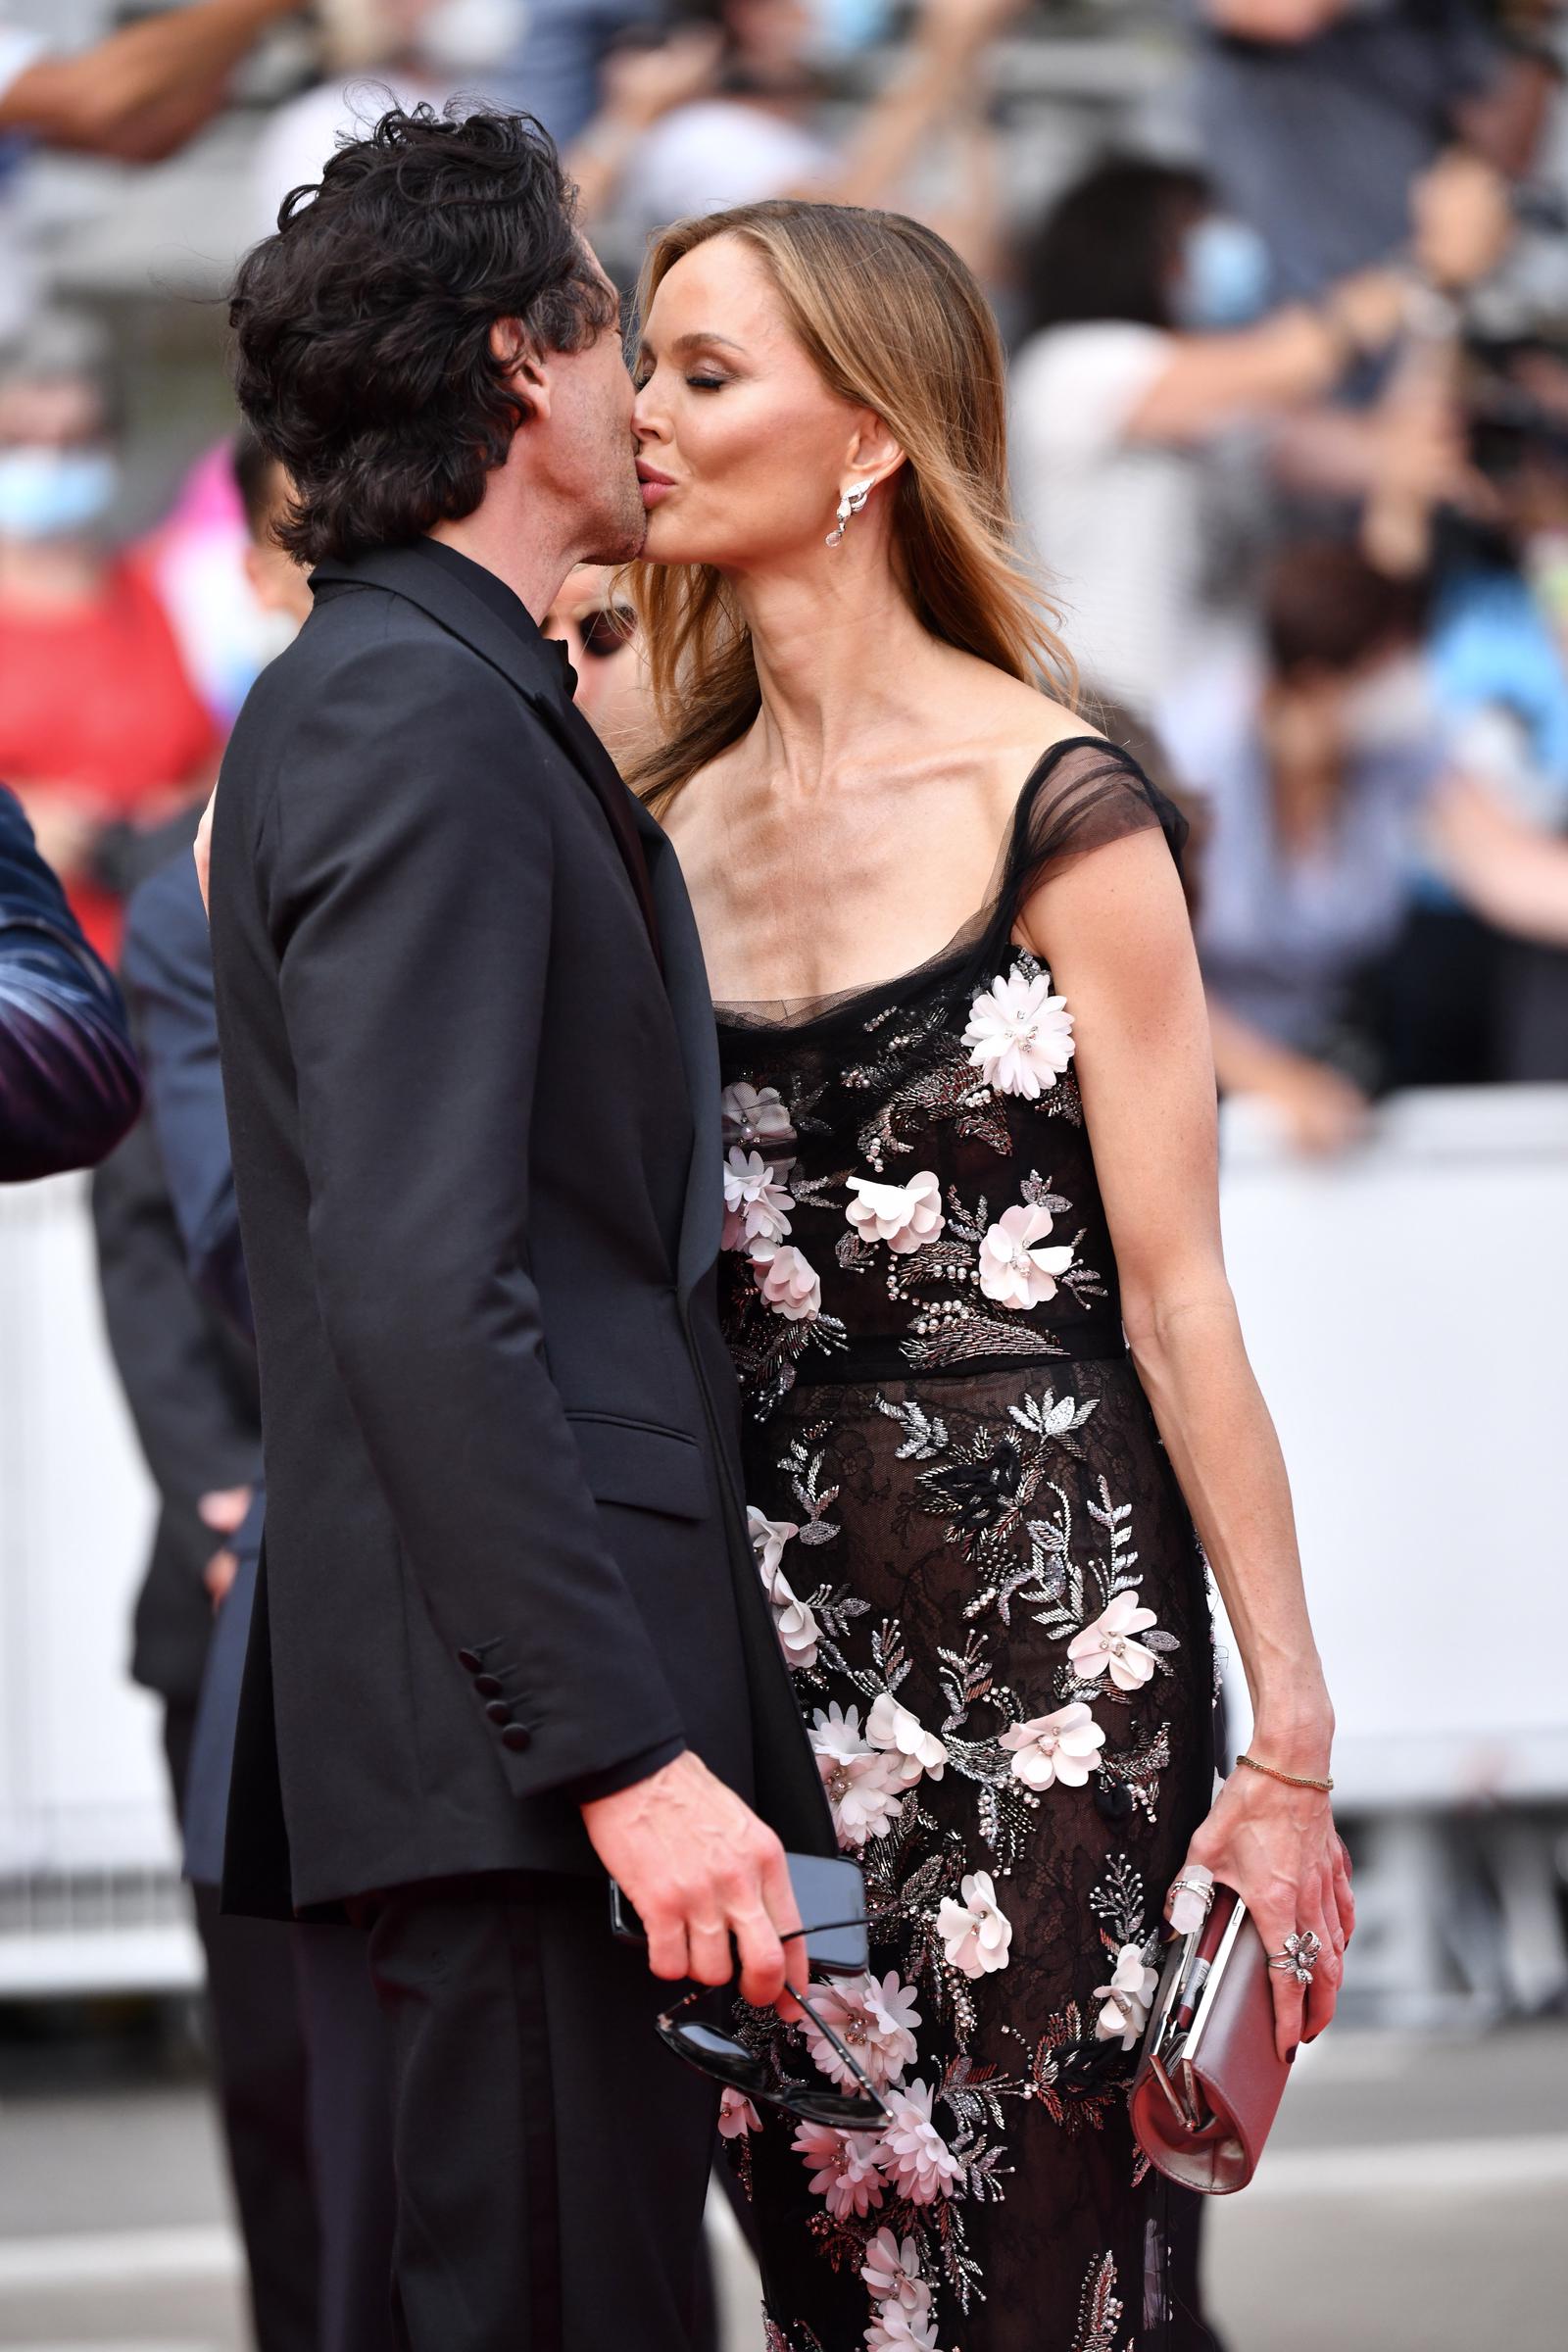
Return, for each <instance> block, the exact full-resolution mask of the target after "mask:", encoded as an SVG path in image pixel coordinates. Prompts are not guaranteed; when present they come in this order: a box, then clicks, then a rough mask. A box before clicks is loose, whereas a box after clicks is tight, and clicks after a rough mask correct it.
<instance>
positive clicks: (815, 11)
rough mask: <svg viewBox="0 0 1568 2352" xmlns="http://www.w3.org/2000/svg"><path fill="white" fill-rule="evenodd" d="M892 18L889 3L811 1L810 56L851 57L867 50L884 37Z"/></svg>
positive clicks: (878, 0)
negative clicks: (812, 19)
mask: <svg viewBox="0 0 1568 2352" xmlns="http://www.w3.org/2000/svg"><path fill="white" fill-rule="evenodd" d="M892 14H893V8H892V0H811V15H812V17H813V18H814V19H815V23H814V25H813V26H812V29H811V50H812V54H813V55H814V56H816V57H821V58H831V57H851V56H853V55H854V54H855V52H856V51H857V50H858V49H869V48H871V47H872V45H873V44H874V43H875V42H877V41H880V40H881V39H882V38H883V37H884V35H885V34H886V32H887V29H888V21H889V19H890V18H891V16H892Z"/></svg>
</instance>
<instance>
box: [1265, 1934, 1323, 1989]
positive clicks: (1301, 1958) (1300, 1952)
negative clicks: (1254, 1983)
mask: <svg viewBox="0 0 1568 2352" xmlns="http://www.w3.org/2000/svg"><path fill="white" fill-rule="evenodd" d="M1322 1949H1323V1938H1322V1936H1319V1935H1318V1934H1317V1933H1316V1931H1315V1930H1314V1929H1312V1928H1302V1929H1301V1930H1300V1932H1299V1934H1298V1935H1295V1936H1286V1938H1285V1949H1284V1951H1283V1952H1271V1953H1270V1954H1269V1963H1268V1964H1269V1966H1270V1968H1278V1969H1283V1970H1284V1971H1285V1973H1286V1974H1287V1975H1288V1976H1292V1977H1294V1978H1295V1979H1296V1982H1297V1983H1298V1985H1310V1984H1311V1982H1312V1971H1313V1969H1314V1968H1316V1966H1317V1963H1318V1955H1319V1954H1320V1952H1321V1951H1322Z"/></svg>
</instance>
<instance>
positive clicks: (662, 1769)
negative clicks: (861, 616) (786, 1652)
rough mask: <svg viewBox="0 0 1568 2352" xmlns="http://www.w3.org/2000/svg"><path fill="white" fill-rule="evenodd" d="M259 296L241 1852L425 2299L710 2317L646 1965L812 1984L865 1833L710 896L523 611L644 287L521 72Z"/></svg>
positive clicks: (249, 748)
mask: <svg viewBox="0 0 1568 2352" xmlns="http://www.w3.org/2000/svg"><path fill="white" fill-rule="evenodd" d="M232 316H233V321H234V324H235V327H236V330H237V336H238V385H239V392H240V399H241V404H242V406H243V407H244V409H245V411H246V414H247V416H248V417H249V419H250V421H251V423H252V426H253V428H254V429H255V430H256V432H257V434H258V436H259V438H260V439H261V441H262V442H263V444H264V446H265V447H267V448H269V449H270V451H271V452H272V453H273V454H274V455H275V456H276V457H277V458H278V459H279V460H280V461H281V463H282V464H283V465H284V466H286V468H287V470H288V473H289V475H290V478H291V480H292V482H293V484H294V488H295V494H296V497H295V511H294V516H293V519H292V521H291V523H290V525H289V526H288V529H287V531H286V532H285V534H284V536H285V539H286V541H287V543H288V544H289V545H290V546H291V547H292V549H293V551H294V552H295V553H296V554H298V555H300V556H302V557H304V558H306V559H308V560H310V561H312V562H314V563H315V564H316V567H317V568H316V572H315V578H314V583H313V584H314V588H315V594H316V607H315V611H314V613H313V615H312V617H311V619H310V620H309V621H308V622H307V624H306V626H305V628H304V630H303V631H302V632H301V635H300V637H299V639H298V640H297V642H296V644H295V645H294V646H293V647H292V648H290V649H289V651H288V652H287V653H285V654H283V655H282V656H280V658H279V659H278V660H277V661H276V662H274V663H273V664H272V665H271V667H270V669H269V670H268V671H267V672H266V674H265V675H264V676H263V678H262V679H261V680H260V682H259V683H258V685H257V687H256V688H255V689H254V690H253V693H252V695H251V698H250V700H249V702H248V703H247V705H246V708H245V710H244V711H243V712H242V714H241V717H240V720H239V724H238V726H237V727H236V730H235V734H234V738H233V742H232V744H231V746H230V749H229V753H228V756H227V758H226V759H225V761H224V765H223V772H222V779H221V785H220V789H219V793H218V798H217V804H216V817H215V821H214V827H213V840H212V918H213V947H214V958H215V968H216V977H217V987H218V1006H219V1021H220V1030H221V1043H222V1055H223V1076H224V1084H225V1090H226V1094H227V1099H228V1108H229V1124H230V1131H231V1136H232V1141H233V1149H234V1173H235V1182H236V1187H237V1192H238V1200H239V1208H240V1219H241V1226H242V1229H243V1235H244V1245H245V1260H246V1264H247V1267H248V1270H249V1274H250V1283H251V1293H252V1299H253V1303H254V1307H255V1315H256V1330H257V1341H258V1347H259V1350H260V1361H261V1374H262V1398H263V1424H264V1433H265V1449H266V1463H267V1482H268V1524H267V1535H266V1545H265V1555H264V1562H263V1569H262V1574H261V1578H260V1580H259V1589H258V1601H257V1609H256V1615H255V1620H254V1628H253V1634H252V1640H251V1646H250V1656H249V1660H248V1664H247V1672H246V1684H245V1691H244V1698H243V1703H242V1709H241V1722H240V1728H239V1737H238V1740H237V1745H236V1753H235V1761H234V1774H233V1787H232V1794H231V1798H230V1808H229V1827H228V1845H227V1857H226V1881H225V1885H226V1889H227V1892H228V1895H229V1898H230V1900H231V1901H232V1902H234V1903H237V1904H241V1905H248V1906H252V1907H269V1908H273V1909H281V1910H285V1911H286V1910H293V1911H294V1912H296V1913H299V1912H311V1911H314V1910H319V1909H331V1908H333V1907H336V1906H344V1905H346V1906H348V1907H350V1908H351V1909H352V1910H353V1911H354V1912H355V1913H356V1914H357V1915H358V1916H361V1917H363V1918H366V1919H368V1922H369V1931H370V1951H371V1968H372V1974H373V1976H374V1979H375V1983H376V1987H377V1991H378V1994H379V1997H380V1999H381V2001H382V2004H383V2010H384V2014H385V2015H386V2017H387V2020H388V2024H389V2028H390V2032H391V2037H392V2049H393V2059H392V2064H393V2078H394V2080H393V2093H394V2126H393V2129H394V2144H395V2157H396V2165H397V2173H398V2186H399V2198H400V2212H399V2230H398V2244H397V2252H396V2260H395V2294H396V2301H397V2307H398V2312H399V2322H400V2326H401V2327H402V2329H403V2332H404V2338H405V2340H406V2342H407V2343H408V2345H409V2346H411V2347H413V2348H414V2352H492V2348H494V2352H501V2347H502V2346H507V2347H513V2346H521V2347H527V2348H528V2352H546V2348H551V2352H565V2347H567V2346H569V2347H571V2352H600V2347H603V2348H604V2352H610V2348H611V2347H613V2346H617V2345H636V2346H637V2347H638V2352H686V2347H687V2346H688V2345H689V2343H690V2340H691V2305H692V2290H693V2283H694V2278H695V2274H696V2264H697V2248H698V2240H699V2230H700V2224H701V2215H702V2205H703V2192H704V2187H705V2183H706V2180H707V2174H708V2166H709V2157H710V2152H711V2145H712V2131H713V2123H714V2114H715V2106H716V2092H715V2091H714V2090H713V2089H712V2088H711V2086H710V2085H709V2084H707V2083H706V2082H704V2081H703V2080H702V2079H701V2078H699V2077H696V2076H692V2075H689V2074H687V2073H686V2072H685V2071H684V2070H683V2069H682V2068H681V2067H680V2066H679V2064H678V2063H677V2062H676V2061H674V2060H673V2059H672V2058H670V2056H669V2055H668V2053H667V2052H666V2051H664V2050H663V2049H662V2046H661V2044H660V2043H659V2041H658V2039H657V2037H656V2035H655V2034H654V2032H653V2024H654V2019H655V2016H656V2014H657V2012H658V2010H659V2008H660V2007H661V2006H662V2002H663V2000H664V1998H665V1997H666V1996H664V1995H663V1994H662V1990H661V1987H660V1985H659V1984H658V1983H657V1982H656V1980H657V1979H664V1980H671V1979H678V1978H680V1977H683V1976H686V1975H691V1976H693V1977H695V1978H696V1979H697V1980H698V1981H699V1982H701V1983H704V1984H711V1985H720V1984H724V1983H727V1982H728V1981H729V1979H730V1976H731V1974H732V1971H733V1957H732V1948H731V1938H732V1937H733V1939H734V1942H735V1943H736V1944H737V1945H738V1946H739V1953H740V1962H741V1988H742V1991H743V1992H744V1994H745V1995H746V1997H747V1998H748V1999H750V2000H753V2001H755V2002H760V2003H765V2002H768V2001H772V2000H774V1999H778V1998H783V1997H785V1996H786V1975H787V1969H786V1953H785V1948H784V1939H785V1938H787V1937H791V1936H794V1935H795V1932H796V1930H797V1929H798V1928H799V1925H800V1923H799V1920H798V1917H797V1915H796V1912H795V1908H794V1903H793V1899H792V1896H791V1893H790V1887H789V1880H788V1873H787V1871H786V1868H785V1863H784V1852H785V1848H786V1846H787V1845H788V1846H793V1847H797V1848H804V1849H807V1850H810V1851H815V1852H819V1853H831V1852H832V1851H833V1841H832V1830H831V1824H830V1822H829V1819H828V1816H827V1812H826V1807H825V1803H824V1800H823V1796H822V1791H821V1787H820V1783H819V1781H818V1778H817V1774H816V1769H815V1765H814V1762H813V1759H812V1757H811V1754H810V1751H809V1745H808V1743H807V1740H806V1737H805V1732H804V1729H803V1726H802V1724H801V1720H800V1717H799V1714H798V1712H797V1710H796V1706H795V1701H794V1697H793V1693H792V1691H791V1690H790V1686H789V1679H788V1673H787V1669H786V1668H785V1665H784V1662H783V1659H782V1656H781V1655H780V1653H779V1650H778V1647H777V1643H776V1642H775V1640H774V1636H773V1631H772V1625H771V1620H770V1617H769V1613H768V1611H767V1608H766V1605H765V1600H764V1596H763V1594H762V1593H761V1590H760V1585H759V1583H758V1579H757V1576H756V1571H755V1566H754V1563H753V1560H752V1556H751V1551H750V1546H749V1544H748V1542H747V1538H746V1531H745V1515H744V1509H743V1502H742V1495H741V1492H740V1485H739V1467H738V1463H739V1456H738V1446H737V1429H736V1407H735V1392H734V1385H733V1380H732V1377H731V1373H730V1368H729V1364H728V1360H727V1357H726V1355H725V1352H724V1349H723V1346H722V1342H721V1339H720V1336H719V1331H718V1326H717V1320H716V1312H715V1306H714V1283H713V1270H714V1264H715V1260H716V1256H717V1250H718V1241H719V1230H720V1222H721V1195H720V1188H719V1182H718V1177H719V1170H720V1166H721V1154H720V1145H719V1138H718V1092H719V1083H718V1067H717V1049H716V1041H715V1038H714V1034H713V1028H712V1021H711V1008H710V1005H709V998H708V989H707V982H706V977H705V974H704V970H703V964H702V956H701V953H700V950H699V947H698V943H697V936H696V931H695V927H694V924H693V921H692V915H691V910H690V907H689V905H688V903H687V900H686V895H685V891H684V889H683V887H682V884H681V881H680V877H679V874H678V871H677V869H676V867H675V863H674V859H673V857H672V855H671V853H670V851H669V849H668V846H667V844H666V843H665V842H664V839H663V836H662V834H661V833H660V831H659V829H658V827H657V826H656V825H654V824H653V823H652V821H651V820H649V819H648V818H647V817H646V816H645V815H644V814H643V812H642V811H641V810H640V809H638V808H637V806H636V804H635V803H634V802H633V801H632V800H631V799H630V797H629V796H628V795H627V794H626V792H625V790H624V788H623V787H622V786H621V784H620V782H619V779H618V778H617V777H616V776H615V774H614V771H613V768H612V767H611V766H610V764H609V761H608V760H607V759H606V758H605V756H604V754H603V752H602V750H601V748H600V746H599V744H598V743H597V741H596V739H595V738H594V736H593V735H592V733H591V731H590V730H589V729H588V727H587V726H586V725H585V724H584V723H583V722H582V721H581V720H580V719H579V718H578V717H577V715H576V713H575V711H573V709H572V705H571V700H570V680H569V676H568V673H566V672H565V670H564V666H563V664H562V662H560V661H559V660H558V659H557V658H556V654H555V653H554V652H553V650H552V649H551V648H550V647H549V646H547V645H546V644H545V643H544V642H543V640H542V639H541V638H540V636H539V632H538V628H537V626H536V620H535V616H536V615H537V614H540V613H544V612H545V611H546V610H548V608H549V606H550V604H551V602H552V601H553V598H554V596H555V594H556V592H557V591H558V589H559V587H560V584H561V582H562V580H563V579H564V575H565V573H566V571H567V570H568V569H569V568H570V566H571V564H573V563H575V562H578V561H600V562H614V561H618V560H621V559H623V558H625V557H628V556H630V555H633V554H635V553H636V551H637V548H638V547H639V545H640V544H641V539H642V532H643V516H642V507H641V499H640V494H639V489H638V484H637V481H636V477H635V472H634V468H633V457H632V444H631V404H632V390H631V385H630V382H629V379H628V377H627V375H626V372H625V367H624V362H623V359H622V356H621V352H620V346H619V338H618V332H617V307H616V303H615V299H614V295H613V290H612V288H611V287H610V286H609V283H608V281H607V280H606V279H605V278H604V276H603V274H602V272H601V271H600V270H599V268H598V265H597V263H596V262H595V261H594V259H593V257H592V255H591V254H590V253H589V252H588V250H587V248H586V247H585V246H584V244H583V243H582V241H581V239H580V238H579V236H578V235H577V233H576V230H575V227H574V225H573V223H572V221H571V218H570V213H569V206H568V201H567V197H566V192H565V190H564V184H563V182H562V178H561V174H560V169H559V166H558V164H557V161H556V158H555V155H554V151H553V150H552V149H551V148H550V146H549V144H548V142H546V141H545V140H544V139H543V137H542V135H541V134H539V133H538V131H537V129H536V127H535V126H534V125H532V124H531V123H527V122H526V121H525V120H523V119H519V118H513V117H501V116H494V115H485V114H478V115H473V116H469V117H468V118H467V119H466V120H464V121H450V122H439V121H436V120H434V119H433V118H431V117H429V116H428V115H427V114H421V115H416V116H412V117H411V116H407V115H402V114H399V113H393V114H392V115H389V116H388V117H386V118H385V119H384V120H383V121H382V122H381V123H379V124H378V125H377V127H376V129H375V131H374V132H373V134H372V135H371V136H370V137H369V138H368V139H366V140H363V141H360V142H358V143H356V144H353V145H350V146H348V147H346V148H344V149H343V150H341V151H340V152H339V153H338V154H337V155H336V156H335V157H334V158H333V160H332V161H331V163H330V164H329V165H328V166H327V168H326V170H325V172H324V173H323V176H322V181H321V184H320V187H319V190H318V191H315V192H311V193H308V194H306V195H304V196H302V197H301V199H300V200H299V201H298V202H297V203H295V204H293V205H292V206H291V207H290V208H288V209H287V212H286V217H285V220H284V223H283V226H282V227H281V229H280V230H279V233H278V234H277V236H275V237H273V238H270V239H269V240H267V241H266V242H265V243H264V244H263V245H261V246H260V247H258V248H257V249H256V251H255V252H254V253H253V254H252V255H251V256H250V257H249V258H248V259H247V261H246V263H245V264H244V265H243V266H242V269H241V272H240V277H239V280H238V283H237V286H236V291H235V296H234V301H233V306H232ZM754 1805H755V1807H756V1810H755V1811H754V1810H753V1809H752V1808H753V1806H754ZM607 1870H608V1871H609V1872H610V1874H611V1875H612V1876H613V1877H614V1878H616V1879H618V1880H619V1881H620V1883H621V1885H622V1887H624V1889H625V1891H626V1893H627V1895H628V1896H629V1898H630V1900H631V1902H632V1903H633V1905H634V1906H635V1907H636V1909H637V1910H638V1912H639V1913H640V1914H641V1916H642V1919H643V1921H644V1923H645V1925H646V1927H647V1929H648V1932H649V1948H648V1951H647V1953H646V1955H645V1954H643V1953H640V1952H639V1951H637V1950H636V1949H634V1948H631V1947H628V1946H626V1945H622V1944H618V1943H616V1942H615V1941H613V1938H612V1936H611V1934H610V1928H609V1917H608V1906H607V1900H606V1887H605V1873H606V1871H607ZM800 1951H801V1945H800V1942H799V1940H796V1941H794V1942H792V1943H791V1945H790V1953H791V1955H792V1956H791V1958H790V1960H789V1963H788V1974H789V1975H790V1976H791V1977H792V1978H793V1979H794V1981H796V1982H799V1981H800V1980H801V1975H802V1971H801V1962H800V1959H799V1954H800ZM650 1966H651V1970H652V1974H651V1973H650Z"/></svg>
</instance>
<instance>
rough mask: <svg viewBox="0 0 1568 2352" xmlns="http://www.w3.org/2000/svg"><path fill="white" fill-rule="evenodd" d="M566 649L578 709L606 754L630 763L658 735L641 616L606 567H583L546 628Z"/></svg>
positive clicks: (569, 579) (570, 578) (567, 583)
mask: <svg viewBox="0 0 1568 2352" xmlns="http://www.w3.org/2000/svg"><path fill="white" fill-rule="evenodd" d="M540 627H541V631H542V634H543V635H544V636H546V637H556V638H559V639H560V640H561V642H562V643H563V644H564V646H565V649H566V659H567V661H568V662H570V663H571V666H572V668H573V669H574V670H575V671H576V673H577V692H576V697H575V700H576V704H577V708H578V710H579V711H581V712H582V714H583V716H584V718H586V719H587V721H588V723H589V725H590V726H591V727H592V728H593V730H594V732H595V734H596V735H597V736H598V737H599V740H600V742H601V743H602V744H603V745H604V746H605V748H606V750H607V751H608V752H610V753H611V755H612V756H613V758H614V759H615V760H617V761H621V762H624V761H625V760H628V759H630V758H631V757H632V756H633V755H634V754H635V753H636V752H638V751H640V750H641V749H642V746H643V744H644V742H645V740H646V739H647V738H648V737H649V736H650V735H651V734H652V732H653V726H654V718H653V711H652V707H651V703H650V699H649V694H648V678H647V672H646V670H645V668H644V665H643V662H642V658H641V656H640V655H639V653H638V650H637V615H636V614H635V613H633V611H632V609H631V607H630V606H629V605H628V604H627V603H626V602H625V600H624V598H622V597H617V596H616V594H615V574H614V572H613V570H612V569H611V568H610V567H609V566H608V565H606V564H578V565H577V567H576V569H575V570H574V571H570V572H568V573H567V574H566V577H565V580H564V583H563V585H562V588H561V593H560V594H559V596H558V597H557V598H556V601H555V603H554V604H553V605H552V606H551V608H550V611H549V612H548V613H546V615H545V617H544V620H543V621H542V622H541V624H540Z"/></svg>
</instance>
